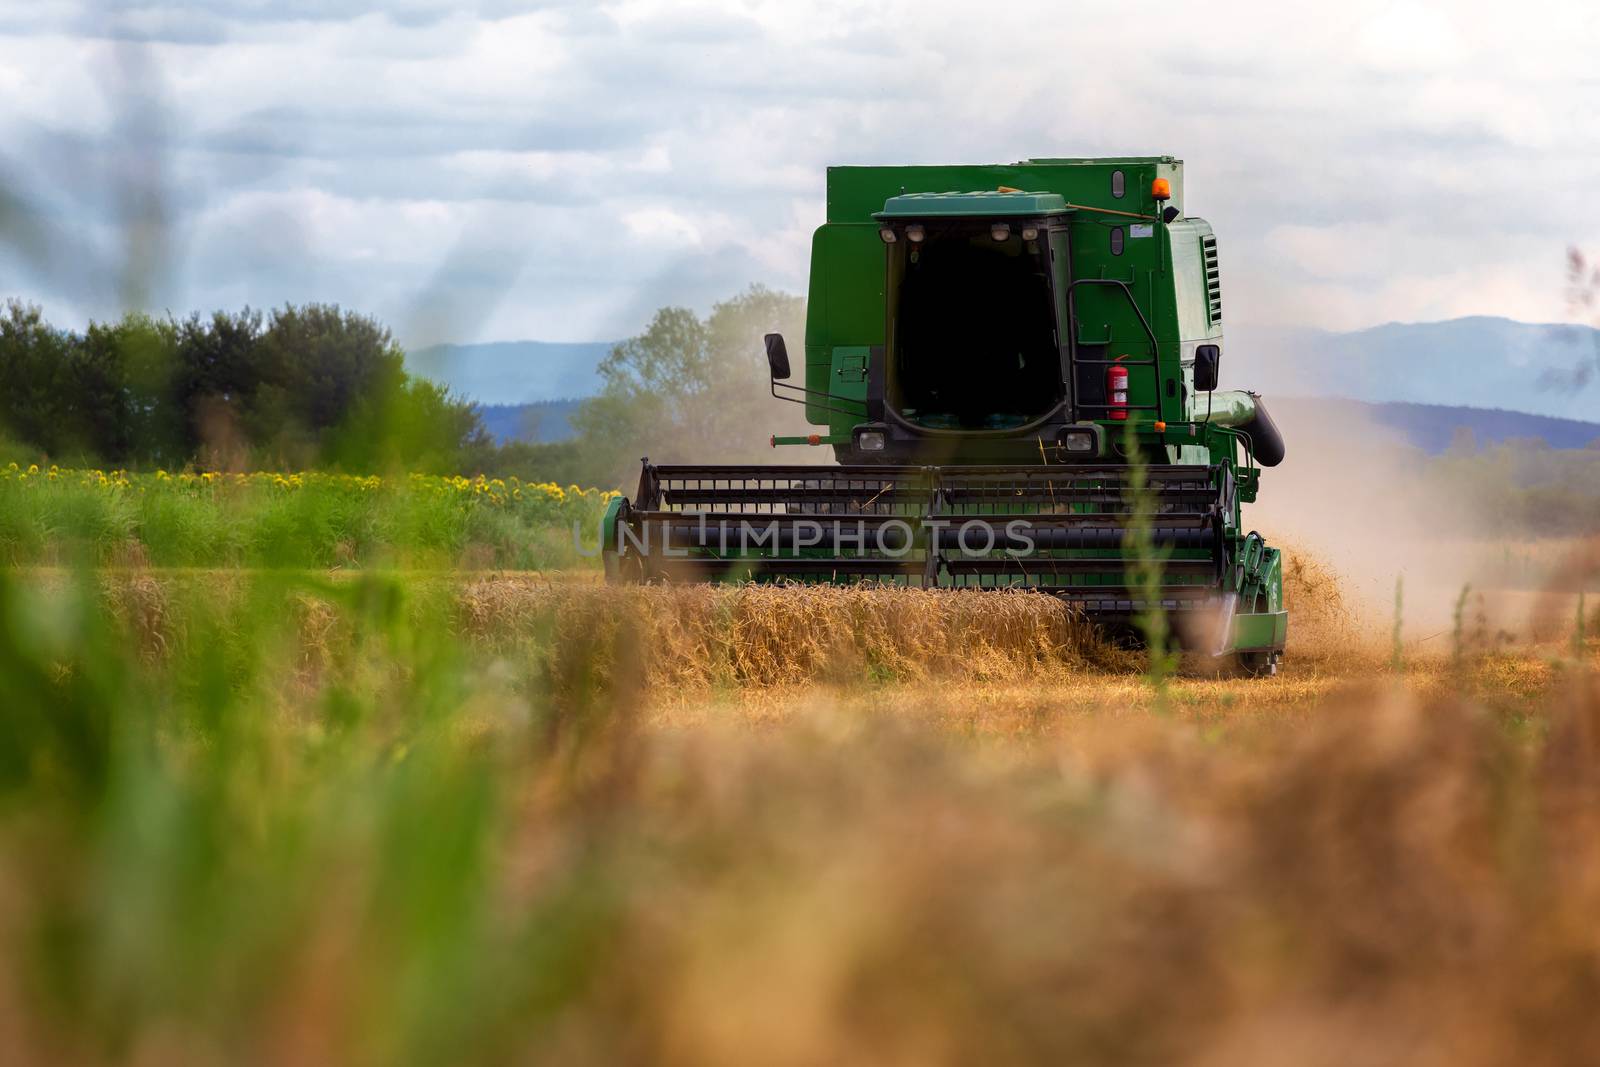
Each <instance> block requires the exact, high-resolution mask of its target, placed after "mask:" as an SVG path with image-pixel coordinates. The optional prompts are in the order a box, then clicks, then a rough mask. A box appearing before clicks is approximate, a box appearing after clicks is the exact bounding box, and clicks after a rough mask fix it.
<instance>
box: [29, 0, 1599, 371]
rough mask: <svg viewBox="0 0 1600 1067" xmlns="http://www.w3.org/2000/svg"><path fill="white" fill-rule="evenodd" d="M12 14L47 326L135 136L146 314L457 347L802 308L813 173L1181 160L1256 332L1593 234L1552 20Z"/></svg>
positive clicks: (1481, 10) (1523, 293) (723, 6)
mask: <svg viewBox="0 0 1600 1067" xmlns="http://www.w3.org/2000/svg"><path fill="white" fill-rule="evenodd" d="M23 6H24V7H25V9H26V10H25V11H23V12H21V13H19V14H18V16H17V17H16V18H8V21H7V23H6V25H5V26H3V27H0V91H4V92H5V95H6V99H7V101H8V105H9V106H8V107H7V108H6V109H3V110H0V145H3V146H5V147H4V148H3V149H0V174H4V175H5V176H6V177H5V179H4V181H5V186H4V189H5V191H6V192H7V193H8V194H9V196H10V198H11V199H10V200H9V201H8V202H18V203H21V204H23V205H25V206H26V208H25V210H26V212H27V219H26V221H27V223H28V227H21V228H18V227H12V228H13V229H14V230H15V233H11V232H8V233H6V234H0V238H3V239H5V240H6V241H7V242H8V244H9V246H0V277H3V278H8V279H18V280H19V282H18V283H16V284H15V287H16V288H17V289H18V290H19V291H20V292H21V294H22V295H26V296H31V297H33V298H35V299H40V300H42V301H43V302H45V303H46V305H47V307H48V308H50V309H51V310H52V312H53V313H55V312H59V313H60V314H61V315H63V316H66V315H78V316H82V315H98V316H106V315H112V314H115V313H117V311H118V309H119V307H120V302H121V301H123V300H125V299H126V295H125V288H124V287H121V286H119V285H117V284H116V283H115V281H114V280H112V281H106V279H107V278H113V276H114V275H115V274H116V272H117V271H119V270H125V269H126V263H127V262H128V256H127V255H126V254H125V252H126V249H125V248H124V247H123V246H124V245H125V244H126V242H125V241H124V240H123V237H124V235H123V234H121V233H120V232H119V227H120V226H121V225H122V222H123V220H124V219H125V215H126V204H127V202H128V196H127V194H128V190H129V188H130V172H129V166H128V159H129V152H130V150H132V149H138V148H140V147H141V146H143V147H144V148H145V149H150V148H151V146H152V145H156V146H159V160H157V161H158V162H159V164H160V166H159V169H158V170H157V171H155V172H149V171H146V173H147V175H148V174H149V173H156V174H158V175H159V179H160V182H161V183H162V191H163V194H164V195H163V197H162V200H161V202H162V204H163V205H164V206H165V209H166V212H167V214H166V216H165V218H166V224H167V226H169V227H170V230H171V238H172V239H171V240H170V241H169V242H168V245H167V247H168V248H169V250H170V253H171V255H172V257H173V259H174V261H173V263H172V265H171V268H172V269H171V270H170V271H169V272H168V273H167V275H166V276H165V277H164V278H156V279H153V280H152V282H151V285H150V286H149V287H148V295H147V299H148V300H150V301H152V302H156V303H158V304H159V305H160V306H170V307H172V308H174V309H175V310H185V309H188V308H202V309H205V308H211V307H216V306H233V305H237V304H240V303H244V302H246V301H248V302H250V303H253V304H256V305H270V304H274V303H280V302H282V301H284V300H307V299H318V298H321V299H338V300H339V301H341V302H343V303H346V304H350V305H354V306H358V307H363V308H368V309H370V310H373V311H374V312H376V313H379V314H382V315H384V316H385V317H386V318H388V319H389V320H390V321H392V322H394V323H395V324H396V328H397V329H400V330H401V331H402V333H405V332H406V331H407V330H414V331H415V332H416V335H417V336H422V335H432V334H433V333H435V332H436V331H437V330H439V329H452V330H456V329H459V330H461V331H463V333H462V334H460V335H457V336H455V337H453V338H451V339H456V340H472V339H479V338H496V337H523V336H535V337H545V338H550V339H563V340H568V339H570V340H581V339H596V338H599V339H606V338H612V337H616V336H619V335H621V334H624V333H627V332H629V331H631V330H634V329H637V328H638V327H639V326H640V325H641V324H642V323H643V322H644V321H645V319H646V318H647V317H648V315H649V312H650V311H651V310H652V309H653V307H654V306H656V305H658V304H664V303H688V304H691V305H694V306H699V307H705V306H706V305H708V304H709V303H710V302H711V301H713V300H715V299H717V298H719V297H723V296H726V295H729V294H731V293H733V292H735V291H737V290H738V289H740V288H742V287H743V286H744V285H745V284H747V283H749V282H751V281H764V282H768V283H770V284H775V285H779V286H784V287H787V288H789V289H791V290H796V291H802V290H803V289H804V286H805V283H806V277H807V255H808V249H809V239H810V233H811V230H812V229H813V228H814V227H815V226H816V225H817V224H818V223H819V222H820V221H821V217H822V214H823V203H822V198H823V187H822V186H823V171H824V168H825V167H826V166H828V165H829V164H834V163H891V162H907V163H911V162H920V163H931V162H951V161H971V162H983V161H998V160H1009V159H1016V158H1022V157H1025V156H1029V155H1094V154H1127V153H1137V154H1149V153H1172V154H1176V155H1178V156H1180V157H1183V158H1185V159H1186V160H1187V166H1188V172H1187V175H1186V193H1187V196H1188V206H1189V208H1190V209H1191V210H1192V211H1194V212H1196V213H1198V214H1201V215H1203V216H1205V217H1207V218H1209V219H1210V220H1211V221H1212V222H1213V223H1214V224H1215V225H1216V227H1217V229H1218V232H1219V234H1220V236H1221V240H1222V247H1223V250H1224V268H1225V272H1226V274H1227V282H1226V284H1227V285H1228V287H1229V290H1230V294H1229V307H1230V314H1231V315H1233V316H1236V318H1235V321H1238V318H1237V317H1238V316H1246V317H1251V318H1255V319H1257V320H1259V321H1261V322H1262V323H1264V324H1269V325H1270V324H1273V323H1297V324H1310V325H1322V326H1329V327H1346V326H1362V325H1370V324H1372V323H1376V322H1381V321H1385V320H1387V319H1396V318H1397V319H1419V318H1426V317H1430V316H1437V315H1444V314H1458V313H1463V312H1469V311H1476V312H1481V313H1485V314H1508V315H1517V316H1522V317H1531V318H1541V319H1555V318H1559V317H1560V314H1561V310H1562V309H1561V277H1560V270H1561V256H1562V253H1563V250H1564V249H1565V247H1566V246H1567V245H1568V244H1571V243H1577V244H1580V245H1590V246H1594V245H1597V244H1600V229H1597V226H1596V224H1595V223H1594V222H1592V221H1590V220H1589V219H1588V218H1587V217H1586V216H1585V215H1584V214H1583V213H1582V212H1580V211H1578V210H1576V206H1577V205H1579V204H1581V203H1583V202H1584V201H1585V200H1586V198H1587V196H1588V190H1587V188H1586V186H1587V183H1588V177H1587V176H1588V175H1590V174H1592V173H1594V172H1595V171H1596V170H1597V169H1600V158H1597V157H1600V145H1597V144H1596V143H1595V142H1594V139H1593V138H1592V136H1591V135H1590V133H1589V126H1590V124H1591V123H1592V121H1593V118H1592V116H1593V115H1594V114H1595V113H1596V112H1597V111H1600V81H1597V80H1596V79H1594V78H1593V76H1592V74H1591V73H1590V69H1591V67H1590V64H1591V63H1592V48H1591V45H1592V42H1593V41H1594V40H1595V39H1596V38H1597V34H1596V32H1595V31H1596V30H1597V29H1600V23H1597V22H1596V16H1595V14H1594V13H1593V12H1592V11H1591V10H1590V8H1589V7H1588V6H1586V5H1580V4H1577V3H1573V4H1565V5H1550V6H1549V9H1548V10H1541V11H1538V12H1534V11H1533V10H1532V9H1531V8H1530V7H1529V6H1528V5H1522V6H1519V7H1518V8H1517V9H1516V10H1506V9H1505V8H1504V7H1503V5H1499V4H1496V3H1491V2H1489V0H1470V2H1466V3H1462V4H1458V5H1452V6H1451V7H1449V8H1443V7H1439V6H1437V5H1418V4H1410V5H1406V4H1401V5H1398V6H1396V5H1392V4H1385V3H1382V2H1379V0H1353V2H1352V3H1349V4H1344V5H1339V6H1338V7H1337V8H1336V9H1328V8H1323V9H1319V11H1318V13H1317V15H1316V17H1314V18H1313V17H1305V16H1301V15H1297V14H1295V12H1294V11H1293V10H1292V9H1290V8H1287V7H1285V6H1283V5H1281V4H1279V5H1265V4H1254V3H1245V2H1242V0H1217V2H1216V3H1213V4H1210V5H1208V7H1207V10H1206V14H1205V18H1204V31H1205V32H1204V34H1203V35H1197V33H1196V32H1193V31H1194V30H1195V29H1197V28H1198V27H1197V26H1191V25H1189V22H1188V20H1189V19H1190V18H1191V16H1189V15H1187V14H1185V13H1183V12H1179V11H1174V12H1173V13H1172V14H1171V17H1170V19H1169V20H1168V22H1169V25H1167V26H1141V28H1140V30H1139V32H1136V33H1133V32H1129V30H1128V24H1127V23H1126V14H1125V12H1123V11H1121V10H1119V9H1109V8H1107V9H1081V10H1074V9H1070V8H1065V7H1062V6H1061V5H1059V4H1058V3H1051V2H1046V0H1015V2H1013V3H1011V4H1008V5H1006V6H1005V7H1004V9H1003V13H1001V12H997V11H994V10H989V9H985V8H982V7H981V6H975V5H972V4H971V3H970V2H966V0H962V2H955V0H922V2H913V0H881V2H879V3H876V4H874V5H870V6H866V5H861V4H859V3H856V2H853V0H819V2H814V3H801V2H797V0H783V2H779V0H705V2H695V3H683V2H678V0H606V2H601V3H594V2H590V0H570V2H568V0H552V2H543V3H539V2H534V3H513V2H510V0H480V2H477V3H470V2H456V0H402V2H400V3H391V4H377V3H368V2H362V0H278V2H268V0H187V2H167V3H160V2H153V0H152V2H128V3H121V4H95V5H90V6H84V5H81V4H67V3H62V2H59V0H38V2H37V3H33V4H29V5H23ZM1013 26H1026V27H1028V31H1027V33H1026V34H1020V35H1019V34H1017V33H1013V32H1010V31H1009V30H1008V29H1007V27H1013ZM129 56H137V57H139V60H140V64H141V65H140V66H139V67H138V70H140V71H142V73H138V74H136V75H130V74H129V73H128V70H129V69H130V68H128V67H127V59H128V57H129ZM137 116H143V119H142V121H146V122H148V121H151V120H152V118H154V119H157V120H159V130H160V133H161V135H160V137H159V138H158V139H155V140H151V139H149V138H144V137H142V136H139V135H138V134H137V130H138V129H139V127H138V126H137V124H134V123H132V118H134V117H137ZM134 155H135V157H137V155H138V153H137V152H134ZM145 158H147V159H149V158H152V156H151V153H150V152H146V157H145ZM119 205H121V206H119ZM14 216H15V213H13V216H8V217H14ZM30 227H31V228H30ZM24 231H26V232H27V233H31V234H34V235H35V237H36V236H37V234H38V233H41V232H44V233H59V234H60V235H61V239H60V241H59V242H58V249H57V251H54V252H52V253H51V254H49V255H42V254H40V253H39V252H38V251H37V249H38V242H37V240H34V241H33V244H32V245H30V246H29V247H30V248H33V249H34V251H31V252H30V251H28V250H27V249H26V248H24V247H23V246H22V244H21V243H20V240H21V236H22V235H23V233H24ZM66 249H70V251H62V250H66ZM84 261H87V262H84ZM430 339H434V338H432V337H431V336H430Z"/></svg>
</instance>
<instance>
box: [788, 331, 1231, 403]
mask: <svg viewBox="0 0 1600 1067" xmlns="http://www.w3.org/2000/svg"><path fill="white" fill-rule="evenodd" d="M780 340H782V339H781V338H780ZM768 348H769V350H770V348H771V346H770V345H769V346H768ZM1221 363H1222V348H1221V346H1219V345H1201V346H1199V347H1198V348H1196V349H1195V350H1194V391H1195V392H1197V393H1209V392H1211V391H1212V390H1213V389H1215V388H1216V387H1217V372H1218V368H1219V366H1220V364H1221Z"/></svg>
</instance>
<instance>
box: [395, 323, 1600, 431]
mask: <svg viewBox="0 0 1600 1067" xmlns="http://www.w3.org/2000/svg"><path fill="white" fill-rule="evenodd" d="M611 348H612V342H575V343H552V342H543V341H504V342H496V343H492V344H473V345H441V346H436V347H434V348H429V349H423V350H421V351H419V352H417V353H415V354H414V355H412V356H409V357H408V366H409V368H410V369H411V370H412V371H414V372H415V373H418V374H421V375H423V376H425V377H429V378H433V379H434V380H436V381H440V382H443V383H444V384H446V385H448V386H450V388H451V389H452V390H454V391H455V392H456V393H457V395H460V396H463V397H465V398H467V399H470V400H474V401H477V402H478V403H480V404H481V405H484V407H483V411H484V416H485V422H486V424H487V425H488V427H489V429H490V431H491V432H492V433H494V434H495V436H496V437H497V438H500V439H502V440H509V439H513V438H523V439H527V440H544V441H549V440H560V439H561V438H563V437H565V436H567V435H568V434H569V433H570V428H569V427H568V424H567V416H568V415H569V414H570V413H571V411H572V410H573V409H574V408H575V407H576V406H577V404H578V403H579V402H580V401H581V400H582V398H584V397H587V396H592V395H594V394H595V393H596V392H597V391H598V390H599V388H600V377H599V374H598V372H597V370H596V368H597V366H598V365H599V362H600V360H601V359H602V358H604V356H605V355H606V353H607V352H609V351H610V350H611ZM751 358H752V359H756V358H759V354H758V353H752V355H751ZM1222 383H1223V385H1224V387H1229V388H1250V389H1254V390H1256V391H1259V392H1261V393H1263V394H1265V395H1266V396H1267V397H1268V398H1269V401H1272V406H1273V409H1274V411H1275V412H1277V411H1280V410H1281V411H1283V412H1284V413H1285V414H1287V413H1289V412H1290V411H1291V410H1292V409H1300V410H1304V409H1303V408H1301V407H1300V406H1301V405H1303V404H1306V403H1308V402H1312V401H1314V402H1315V403H1316V404H1317V406H1319V407H1322V408H1325V409H1326V408H1328V407H1330V406H1335V407H1336V406H1337V405H1338V404H1341V403H1353V402H1360V403H1361V404H1362V408H1361V410H1363V411H1365V412H1366V413H1367V414H1369V415H1370V416H1371V417H1372V418H1373V419H1374V420H1375V421H1377V422H1379V423H1380V424H1381V425H1385V426H1388V427H1390V428H1392V429H1394V430H1395V431H1396V432H1398V433H1400V434H1401V435H1402V436H1403V437H1405V438H1406V439H1407V440H1410V441H1411V442H1412V443H1413V444H1416V445H1417V446H1418V447H1422V448H1425V449H1427V450H1428V451H1440V450H1442V449H1444V448H1445V447H1447V446H1448V445H1449V444H1450V442H1451V440H1452V438H1453V437H1454V435H1455V432H1456V430H1457V429H1458V428H1465V429H1467V430H1470V431H1471V432H1472V434H1473V436H1474V438H1475V439H1476V441H1477V442H1478V443H1479V444H1488V443H1493V442H1497V441H1503V440H1508V439H1513V438H1540V439H1543V440H1545V441H1546V442H1548V443H1549V444H1550V445H1551V446H1552V447H1557V448H1577V447H1583V446H1586V445H1587V444H1589V442H1591V441H1593V440H1594V439H1596V438H1600V424H1597V422H1596V420H1600V330H1596V329H1594V328H1592V327H1588V326H1570V325H1551V324H1535V323H1523V322H1515V321H1512V320H1510V319H1502V318H1489V317H1482V316H1479V317H1472V318H1462V319H1451V320H1448V321H1445V322H1425V323H1388V324H1386V325H1383V326H1375V327H1372V328H1371V329H1366V330H1357V331H1352V332H1346V333H1337V332H1330V331H1324V330H1312V329H1262V328H1254V329H1253V328H1250V327H1248V326H1241V327H1234V328H1231V329H1230V330H1229V333H1228V337H1227V341H1226V344H1225V347H1224V354H1223V366H1222ZM1365 405H1377V406H1376V407H1375V408H1370V409H1368V408H1366V407H1365ZM1350 410H1352V411H1354V410H1356V409H1355V408H1352V409H1350ZM1279 418H1280V421H1282V416H1281V415H1280V416H1279Z"/></svg>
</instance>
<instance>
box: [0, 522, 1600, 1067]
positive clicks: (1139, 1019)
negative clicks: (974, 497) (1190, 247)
mask: <svg viewBox="0 0 1600 1067" xmlns="http://www.w3.org/2000/svg"><path fill="white" fill-rule="evenodd" d="M0 578H3V579H4V580H3V581H0V675H3V676H4V677H5V678H6V680H7V684H8V693H9V695H10V696H11V697H12V703H13V708H12V711H11V713H10V716H11V717H10V720H9V721H10V723H11V724H12V728H13V729H12V734H11V736H10V738H9V740H8V741H7V743H6V744H5V745H3V746H0V960H3V961H4V962H3V963H0V1061H3V1062H6V1063H59V1062H74V1063H112V1062H116V1063H123V1062H135V1063H147V1062H148V1063H163V1064H167V1063H183V1064H189V1063H193V1064H216V1063H238V1062H261V1063H294V1064H321V1063H326V1064H343V1063H393V1062H418V1063H438V1062H459V1063H467V1062H470V1063H526V1062H536V1063H545V1062H549V1063H562V1064H573V1063H576V1064H612V1063H660V1064H730V1065H731V1064H747V1063H772V1064H793V1065H796V1067H799V1065H810V1064H818V1063H830V1064H832V1063H838V1064H856V1063H860V1064H908V1065H909V1064H918V1065H920V1064H967V1063H1018V1064H1023V1063H1040V1062H1052V1063H1054V1062H1063V1063H1129V1064H1173V1063H1183V1064H1200V1065H1213V1064H1216V1065H1221V1064H1228V1065H1235V1064H1263V1065H1265V1064H1281V1063H1293V1064H1312V1065H1315V1064H1330V1065H1332V1064H1339V1065H1344V1064H1389V1063H1398V1062H1404V1063H1412V1064H1441V1065H1442V1064H1452V1065H1455V1064H1484V1065H1489V1064H1503V1063H1509V1062H1515V1063H1541V1064H1542V1063H1551V1064H1556V1063H1573V1064H1579V1063H1588V1062H1592V1061H1593V1055H1592V1054H1593V1051H1594V1050H1595V1049H1596V1048H1600V1014H1597V1013H1596V1012H1595V1010H1594V1005H1595V1003H1596V997H1597V995H1600V934H1597V930H1600V927H1597V926H1596V925H1595V922H1594V916H1595V915H1596V914H1600V843H1597V842H1600V687H1597V684H1596V679H1597V678H1600V642H1596V641H1595V640H1593V639H1592V638H1591V637H1590V636H1589V635H1590V634H1592V633H1594V632H1595V631H1596V630H1600V626H1596V625H1595V622H1596V621H1600V620H1596V619H1594V618H1593V617H1592V613H1591V617H1590V618H1588V619H1585V620H1584V621H1583V626H1582V627H1581V628H1579V627H1578V622H1579V619H1580V618H1581V616H1580V615H1579V614H1578V613H1577V611H1576V609H1575V608H1574V610H1573V612H1572V614H1571V615H1570V622H1569V624H1568V625H1567V626H1566V627H1565V628H1560V627H1558V628H1556V629H1555V630H1554V631H1552V632H1540V633H1535V632H1534V631H1535V629H1536V628H1533V627H1530V626H1529V625H1528V621H1527V619H1526V618H1521V619H1518V620H1515V621H1513V620H1510V619H1499V618H1493V617H1491V612H1492V610H1493V609H1492V607H1491V605H1492V604H1494V603H1495V601H1492V600H1489V599H1485V600H1483V601H1481V602H1480V601H1476V600H1473V599H1472V598H1466V597H1463V598H1462V599H1461V605H1462V606H1461V609H1460V610H1459V611H1458V616H1459V622H1458V625H1457V626H1455V627H1454V629H1453V630H1452V631H1451V632H1450V633H1448V634H1446V635H1445V636H1444V637H1443V638H1440V637H1438V635H1436V634H1435V633H1434V632H1432V630H1431V629H1429V628H1426V627H1413V628H1412V632H1409V633H1408V631H1406V630H1405V628H1404V627H1402V632H1401V634H1400V638H1399V640H1398V642H1397V641H1396V640H1395V634H1394V627H1393V623H1394V620H1393V619H1392V618H1385V617H1382V616H1381V615H1380V616H1376V617H1374V616H1373V614H1372V613H1371V612H1370V611H1368V610H1366V609H1363V608H1362V607H1360V606H1359V605H1358V604H1357V603H1356V602H1355V600H1354V598H1351V597H1349V596H1348V595H1347V591H1348V583H1347V582H1346V581H1345V580H1344V579H1343V578H1342V577H1341V575H1340V574H1339V573H1338V572H1337V571H1336V570H1335V569H1333V568H1331V567H1329V566H1328V565H1327V564H1325V563H1324V562H1322V561H1321V560H1319V559H1318V558H1316V557H1314V556H1312V555H1310V554H1307V553H1300V554H1298V555H1296V556H1295V557H1294V558H1293V559H1292V560H1291V561H1290V564H1289V566H1288V567H1287V568H1286V588H1287V597H1288V600H1289V606H1290V610H1291V612H1292V613H1293V624H1292V630H1291V635H1292V636H1291V645H1290V649H1289V656H1288V658H1287V659H1286V660H1285V665H1284V670H1283V671H1282V673H1281V674H1280V675H1279V676H1277V677H1275V678H1271V679H1259V680H1249V679H1239V678H1232V677H1219V676H1216V675H1215V674H1214V672H1212V671H1211V670H1209V669H1208V667H1207V664H1205V663H1204V662H1199V663H1195V662H1191V663H1189V664H1186V665H1185V668H1184V669H1183V670H1182V671H1181V672H1180V674H1179V675H1178V677H1176V678H1175V679H1173V680H1172V681H1171V683H1170V685H1169V686H1167V688H1166V690H1165V691H1164V692H1159V691H1157V690H1156V689H1155V688H1154V687H1153V686H1152V684H1151V683H1150V681H1149V680H1148V679H1147V678H1146V676H1145V674H1144V666H1145V661H1144V657H1143V655H1142V654H1141V653H1140V652H1138V651H1136V650H1130V649H1126V648H1122V647H1118V646H1116V645H1114V644H1111V643H1108V642H1106V641H1105V640H1103V639H1102V638H1101V637H1099V636H1098V635H1096V634H1095V633H1094V632H1092V631H1090V630H1089V629H1087V628H1086V627H1084V626H1083V625H1081V624H1080V623H1078V622H1076V621H1075V620H1074V619H1072V618H1071V617H1070V616H1068V615H1066V614H1065V613H1063V611H1062V610H1061V608H1060V606H1059V605H1058V604H1056V603H1055V602H1054V601H1051V600H1048V599H1046V598H1043V597H1037V596H1031V595H1026V594H994V593H976V592H959V593H958V592H941V591H920V590H905V589H872V588H850V589H843V588H838V589H836V588H780V587H755V586H742V587H710V586H683V587H669V586H646V587H613V586H607V585H604V584H602V583H600V582H599V581H597V580H596V579H595V577H594V576H592V575H584V574H559V573H558V574H547V575H538V574H517V573H492V572H463V573H453V574H452V573H432V574H423V573H406V574H401V575H383V574H380V573H362V572H347V573H343V574H340V575H335V576H329V575H327V574H326V573H322V574H295V573H287V572H271V571H266V572H251V571H247V570H217V571H182V570H172V571H160V570H151V569H147V568H144V569H140V568H135V569H131V570H105V569H102V570H97V571H92V572H68V571H59V572H48V571H36V572H32V573H29V574H25V575H10V576H7V575H5V574H3V573H0ZM1562 593H1563V591H1562V590H1559V589H1552V590H1549V595H1551V596H1558V595H1561V594H1562ZM1562 603H1563V604H1569V603H1571V601H1570V599H1569V600H1563V601H1562ZM1585 610H1588V609H1585ZM1552 617H1553V616H1552ZM1403 621H1404V620H1403V619H1402V622H1403Z"/></svg>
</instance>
